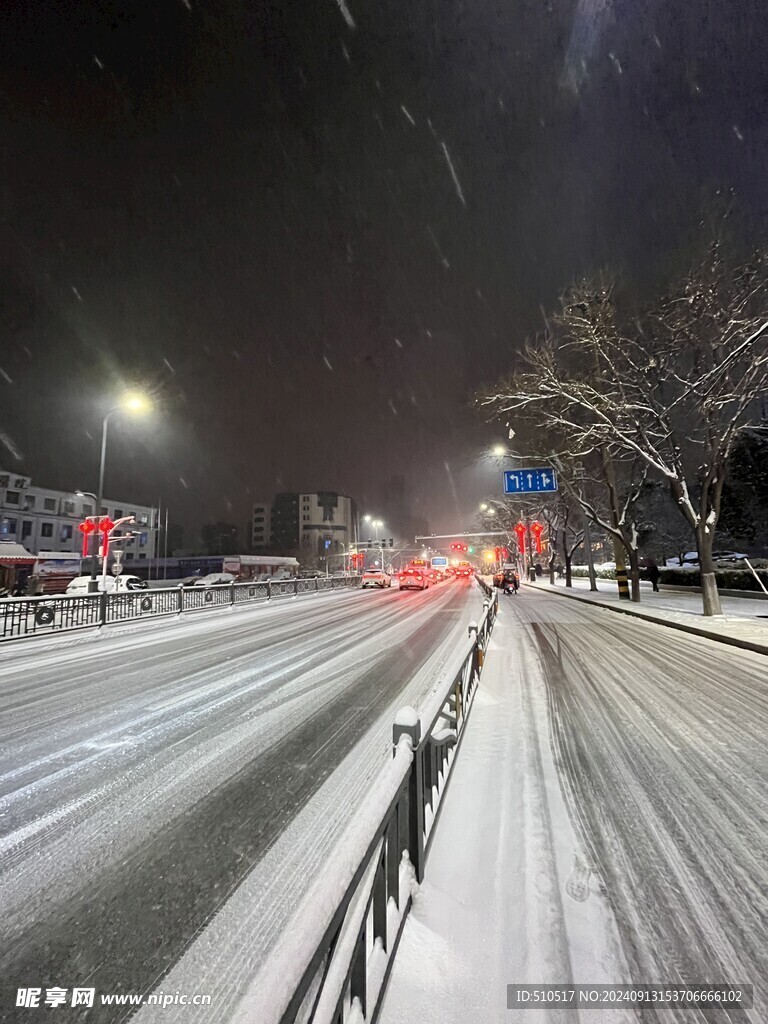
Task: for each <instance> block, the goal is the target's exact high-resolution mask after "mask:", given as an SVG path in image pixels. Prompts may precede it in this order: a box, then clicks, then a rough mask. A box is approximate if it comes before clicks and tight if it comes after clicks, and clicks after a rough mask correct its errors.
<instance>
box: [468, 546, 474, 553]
mask: <svg viewBox="0 0 768 1024" xmlns="http://www.w3.org/2000/svg"><path fill="white" fill-rule="evenodd" d="M469 553H470V555H474V553H475V549H474V548H473V547H471V546H470V548H469Z"/></svg>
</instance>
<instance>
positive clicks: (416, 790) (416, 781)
mask: <svg viewBox="0 0 768 1024" xmlns="http://www.w3.org/2000/svg"><path fill="white" fill-rule="evenodd" d="M401 736H408V738H409V739H410V742H411V747H412V749H413V762H412V764H411V770H410V771H409V773H408V788H407V793H408V856H409V857H410V859H411V864H413V869H414V871H415V872H416V881H417V882H423V880H424V750H423V748H422V747H421V746H420V744H421V721H420V720H419V714H418V712H417V711H416V710H415V709H414V708H410V707H405V708H401V709H400V711H398V713H397V715H396V717H395V722H394V725H393V726H392V742H393V743H394V746H395V747H397V745H398V744H399V742H400V737H401Z"/></svg>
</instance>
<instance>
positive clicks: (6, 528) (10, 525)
mask: <svg viewBox="0 0 768 1024" xmlns="http://www.w3.org/2000/svg"><path fill="white" fill-rule="evenodd" d="M0 533H2V534H8V533H14V534H15V533H16V520H15V519H0Z"/></svg>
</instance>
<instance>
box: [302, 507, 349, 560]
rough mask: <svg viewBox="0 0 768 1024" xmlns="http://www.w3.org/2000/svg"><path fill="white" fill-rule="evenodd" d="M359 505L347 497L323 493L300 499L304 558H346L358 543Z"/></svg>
mask: <svg viewBox="0 0 768 1024" xmlns="http://www.w3.org/2000/svg"><path fill="white" fill-rule="evenodd" d="M356 513H357V510H356V507H355V502H354V500H353V499H352V498H348V497H347V496H346V495H345V494H336V493H335V492H333V491H320V492H318V493H316V494H300V495H299V548H300V551H301V555H302V557H305V558H315V557H318V558H325V557H327V556H328V555H338V554H342V553H344V552H345V551H347V550H348V549H349V545H350V544H352V542H353V541H354V540H355V517H356Z"/></svg>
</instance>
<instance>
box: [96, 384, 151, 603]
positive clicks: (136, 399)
mask: <svg viewBox="0 0 768 1024" xmlns="http://www.w3.org/2000/svg"><path fill="white" fill-rule="evenodd" d="M150 407H151V402H150V401H149V398H147V396H146V395H144V394H142V393H141V392H140V391H126V393H125V394H124V395H123V396H122V398H121V399H120V401H119V402H118V404H117V405H115V406H113V407H112V408H111V409H110V410H109V411H108V412H107V413H106V415H105V416H104V420H103V421H102V424H101V460H100V462H99V490H98V494H97V495H96V496H95V497H96V516H95V522H96V525H97V526H98V524H99V520H100V518H101V503H102V501H103V500H104V464H105V461H106V456H107V427H108V426H109V418H110V416H112V415H114V413H116V412H129V413H132V414H134V415H136V414H140V413H142V412H147V411H148V410H149V409H150ZM98 533H99V531H98V530H94V531H93V538H92V540H91V579H90V582H89V583H88V593H89V594H93V593H95V592H96V591H97V590H98V584H97V582H96V558H97V555H98V540H97V537H98ZM104 543H105V545H106V537H105V538H104ZM105 557H106V556H105Z"/></svg>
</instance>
